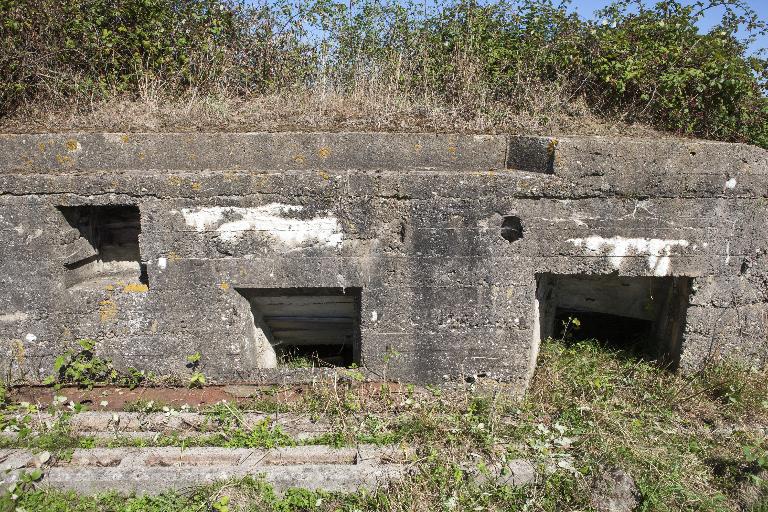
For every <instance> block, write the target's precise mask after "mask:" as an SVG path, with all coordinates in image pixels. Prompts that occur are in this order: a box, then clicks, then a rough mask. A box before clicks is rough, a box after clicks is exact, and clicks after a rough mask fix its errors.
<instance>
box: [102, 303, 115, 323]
mask: <svg viewBox="0 0 768 512" xmlns="http://www.w3.org/2000/svg"><path fill="white" fill-rule="evenodd" d="M99 318H100V319H101V321H102V322H109V321H110V320H114V319H115V318H117V304H116V303H115V301H113V300H110V299H107V300H103V301H101V302H99Z"/></svg>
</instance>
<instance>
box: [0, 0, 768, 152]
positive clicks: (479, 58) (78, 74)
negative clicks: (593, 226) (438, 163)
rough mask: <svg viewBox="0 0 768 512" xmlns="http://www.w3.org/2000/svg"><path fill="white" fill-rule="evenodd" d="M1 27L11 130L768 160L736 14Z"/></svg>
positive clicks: (265, 7) (138, 15) (280, 8)
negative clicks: (599, 149) (655, 137)
mask: <svg viewBox="0 0 768 512" xmlns="http://www.w3.org/2000/svg"><path fill="white" fill-rule="evenodd" d="M717 8H720V9H722V8H724V12H725V14H724V15H723V17H722V20H721V22H720V23H719V24H717V25H716V26H715V27H713V28H712V29H711V30H709V31H708V32H706V33H702V32H700V31H699V30H698V29H697V22H698V21H699V20H700V18H701V16H702V15H703V14H704V13H705V12H707V11H711V10H713V9H717ZM0 19H1V20H2V22H1V25H0V45H2V46H1V47H0V116H2V118H3V119H4V120H5V121H4V122H5V124H6V129H23V128H24V126H27V127H28V128H29V125H30V124H31V122H30V121H29V120H28V119H24V117H25V116H30V115H31V113H33V112H35V113H36V118H37V119H42V121H41V122H42V123H44V124H45V123H48V124H49V125H51V126H45V125H43V126H40V127H39V128H43V129H51V128H54V129H55V128H57V127H62V128H66V127H68V126H70V127H71V126H74V127H78V126H80V125H79V124H78V122H77V121H76V118H77V115H78V113H79V115H80V117H81V123H82V126H90V127H93V126H94V123H95V124H98V123H99V119H100V118H99V115H98V114H95V115H94V114H93V113H94V112H98V111H99V109H102V110H104V109H106V110H105V111H106V112H107V114H104V115H103V116H102V117H103V118H102V120H101V122H102V123H109V125H110V127H111V128H114V127H115V125H117V126H123V127H126V128H131V127H136V125H135V124H132V123H133V122H135V119H137V118H141V117H142V116H141V111H142V109H143V110H144V112H143V114H144V117H145V118H146V117H148V118H150V119H147V120H146V123H145V125H143V126H139V127H140V128H141V127H143V128H145V129H146V128H147V126H149V127H152V126H160V127H162V126H163V125H164V124H169V123H170V125H171V126H173V127H174V128H177V129H178V128H179V126H178V122H179V121H176V123H177V124H175V125H174V122H173V121H171V118H174V117H176V118H182V119H183V120H182V121H181V123H182V124H184V123H186V124H187V128H195V127H199V126H201V125H202V126H206V125H207V126H211V127H216V126H221V125H223V126H224V127H227V125H231V123H232V122H233V121H231V119H235V121H234V123H235V124H237V123H238V122H239V123H240V124H241V125H247V126H248V127H253V126H254V125H256V126H257V127H258V126H262V127H263V126H268V127H271V128H279V127H281V126H292V127H297V126H298V127H300V128H301V127H304V128H317V127H326V128H327V127H333V126H336V127H339V126H340V127H352V128H355V127H366V128H378V129H435V130H455V129H464V130H473V131H491V130H526V131H538V132H542V131H546V132H551V131H595V130H597V131H605V130H610V129H611V128H610V126H612V125H615V124H616V123H645V124H649V125H651V126H653V127H655V128H657V129H661V130H668V131H671V132H674V133H677V134H686V135H695V136H701V137H707V138H714V139H720V140H728V141H747V142H751V143H754V144H759V145H762V146H763V147H768V99H767V98H766V81H767V80H768V71H766V70H767V68H768V66H766V63H767V61H766V59H765V58H763V57H761V56H759V55H753V56H749V55H748V54H747V50H746V48H747V46H748V44H749V42H750V38H751V37H754V36H756V35H758V34H761V33H765V22H764V21H765V20H760V19H759V18H758V17H757V16H756V14H755V13H754V12H753V11H752V10H751V9H750V8H749V7H748V6H747V4H746V3H745V2H743V1H742V0H698V1H693V0H690V1H683V0H663V1H660V2H658V3H655V4H652V5H651V4H650V3H646V2H643V1H642V0H618V1H616V2H614V3H613V4H611V5H610V6H609V7H607V8H605V9H604V10H602V11H599V12H598V13H597V14H596V15H595V16H594V17H592V18H591V19H583V18H579V17H578V16H576V15H575V14H572V13H571V11H569V10H568V9H567V3H566V2H563V3H556V2H555V1H554V0H496V1H492V2H478V1H476V0H446V1H441V2H435V3H432V2H426V3H423V2H416V1H414V0H409V1H406V2H401V1H394V0H384V1H379V0H360V1H358V2H352V3H347V2H337V1H335V0H314V1H312V2H291V1H289V0H275V1H269V2H267V1H262V2H256V3H240V2H235V1H229V0H185V1H183V2H182V1H178V0H143V1H141V2H112V1H107V0H70V1H67V2H56V1H53V0H2V1H0ZM126 98H127V99H129V100H138V103H140V104H141V105H142V106H140V107H138V108H136V107H135V105H134V106H131V105H130V104H126V103H125V102H124V101H123V100H125V99H126ZM129 103H130V102H129ZM57 111H59V112H63V114H62V115H60V116H58V117H57V116H56V115H55V113H56V112H57ZM265 112H267V113H266V114H265ZM270 112H271V114H270ZM52 113H53V114H52ZM73 114H75V118H73V117H72V115H73ZM83 116H84V117H83ZM288 116H290V117H288ZM131 118H132V119H133V120H132V119H131ZM590 123H593V124H595V123H597V124H598V125H601V126H602V127H600V126H592V125H590ZM32 124H33V123H32ZM32 127H33V128H34V125H33V126H32Z"/></svg>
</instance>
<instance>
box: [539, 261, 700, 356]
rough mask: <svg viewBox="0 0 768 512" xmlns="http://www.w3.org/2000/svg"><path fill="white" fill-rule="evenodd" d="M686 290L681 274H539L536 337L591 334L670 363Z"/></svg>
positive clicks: (573, 337)
mask: <svg viewBox="0 0 768 512" xmlns="http://www.w3.org/2000/svg"><path fill="white" fill-rule="evenodd" d="M689 295H690V279H689V278H686V277H621V276H618V275H615V274H610V275H564V274H542V275H539V276H538V277H537V291H536V299H537V313H538V321H539V325H538V329H537V330H538V332H537V337H538V339H539V340H542V339H546V338H549V337H552V338H566V339H570V340H587V339H596V340H598V341H599V342H601V343H604V344H607V345H609V346H612V347H615V348H621V349H625V350H628V351H630V352H633V353H636V354H638V355H641V356H642V357H646V358H650V359H656V360H660V361H663V362H665V363H669V364H672V365H673V366H674V365H676V364H677V362H678V361H679V357H680V346H681V342H682V336H683V329H684V327H685V314H686V309H687V306H688V300H689ZM574 319H577V321H574Z"/></svg>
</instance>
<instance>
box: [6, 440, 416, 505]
mask: <svg viewBox="0 0 768 512" xmlns="http://www.w3.org/2000/svg"><path fill="white" fill-rule="evenodd" d="M409 456H410V455H409V452H407V451H403V450H402V449H400V448H394V447H383V448H378V447H372V446H360V447H357V448H328V447H326V446H304V447H296V448H274V449H270V450H258V449H257V450H252V449H244V448H242V449H231V448H186V449H183V450H182V449H181V448H93V449H77V450H75V451H74V452H73V454H72V457H71V459H70V460H67V461H64V460H50V461H49V462H48V463H47V464H45V465H44V466H43V470H44V476H43V479H42V480H41V482H40V484H41V485H43V486H50V487H53V488H57V489H65V490H74V491H77V492H78V493H81V494H95V493H99V492H106V491H116V492H119V493H123V494H129V493H137V494H158V493H161V492H163V491H167V490H172V489H173V490H180V489H185V488H190V487H197V486H200V485H205V484H210V483H214V482H216V481H222V480H228V479H232V478H242V477H245V476H254V477H259V476H263V477H264V479H265V481H266V482H268V483H270V484H272V485H273V486H274V488H275V490H276V491H277V492H283V491H285V490H286V489H288V488H291V487H297V486H301V487H302V488H305V489H324V490H327V491H344V492H352V491H356V490H358V489H360V488H366V489H376V488H377V487H380V486H384V485H386V484H388V483H390V482H391V481H393V480H396V479H399V478H401V477H402V476H403V475H404V474H405V469H406V466H405V463H406V462H407V461H408V458H409ZM33 458H34V455H33V454H32V453H31V452H28V451H23V450H0V474H2V477H0V478H2V480H0V487H3V486H6V485H8V484H11V483H13V482H14V481H16V480H17V479H18V475H19V473H20V472H21V471H23V470H25V468H31V467H34V466H35V463H34V461H33Z"/></svg>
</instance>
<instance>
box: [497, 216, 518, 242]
mask: <svg viewBox="0 0 768 512" xmlns="http://www.w3.org/2000/svg"><path fill="white" fill-rule="evenodd" d="M501 237H502V238H503V239H504V240H506V241H508V242H516V241H517V240H520V239H521V238H523V221H521V220H520V217H517V216H515V215H507V216H505V217H504V221H503V222H502V223H501Z"/></svg>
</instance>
